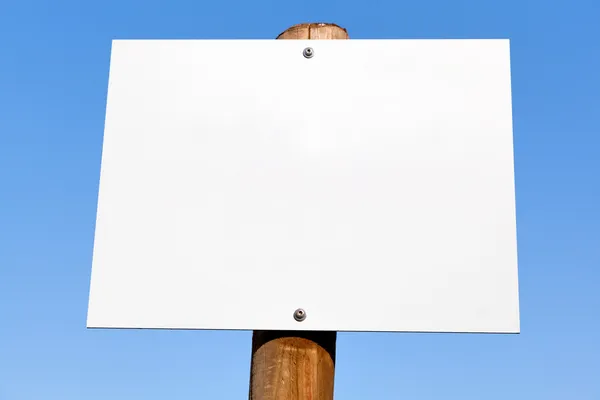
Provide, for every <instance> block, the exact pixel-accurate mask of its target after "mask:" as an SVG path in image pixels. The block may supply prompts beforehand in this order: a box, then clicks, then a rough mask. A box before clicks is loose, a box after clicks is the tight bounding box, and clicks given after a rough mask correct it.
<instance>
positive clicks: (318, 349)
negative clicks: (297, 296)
mask: <svg viewBox="0 0 600 400" xmlns="http://www.w3.org/2000/svg"><path fill="white" fill-rule="evenodd" d="M348 38H349V37H348V32H346V30H345V29H344V28H342V27H340V26H338V25H335V24H325V23H310V24H299V25H294V26H292V27H290V28H289V29H287V30H286V31H285V32H283V33H281V34H280V35H279V36H277V39H311V40H320V39H324V40H329V39H348ZM336 339H337V332H312V331H254V333H253V335H252V364H251V367H250V369H251V371H250V393H249V399H250V400H332V399H333V386H334V376H335V346H336Z"/></svg>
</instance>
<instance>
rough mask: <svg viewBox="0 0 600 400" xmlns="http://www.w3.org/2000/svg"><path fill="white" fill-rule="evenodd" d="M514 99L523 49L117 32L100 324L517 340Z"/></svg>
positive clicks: (94, 294)
mask: <svg viewBox="0 0 600 400" xmlns="http://www.w3.org/2000/svg"><path fill="white" fill-rule="evenodd" d="M307 46H310V47H312V48H313V49H314V56H313V57H312V58H305V57H304V56H303V50H304V48H305V47H307ZM510 89H511V87H510V61H509V42H508V41H507V40H349V41H298V40H290V41H276V40H256V41H255V40H245V41H241V40H240V41H219V40H215V41H204V40H181V41H172V40H171V41H162V40H146V41H115V42H114V44H113V50H112V60H111V68H110V80H109V90H108V105H107V115H106V129H105V135H104V148H103V156H102V168H101V179H100V193H99V205H98V216H97V227H96V238H95V246H94V260H93V267H92V281H91V293H90V302H89V311H88V327H105V328H174V329H276V330H288V329H289V330H338V331H420V332H518V331H519V300H518V280H517V245H516V226H515V225H516V224H515V195H514V176H513V175H514V174H513V138H512V117H511V90H510ZM298 308H302V309H304V310H305V311H306V319H305V320H304V321H303V322H297V321H296V320H295V319H294V318H293V314H294V311H295V310H296V309H298Z"/></svg>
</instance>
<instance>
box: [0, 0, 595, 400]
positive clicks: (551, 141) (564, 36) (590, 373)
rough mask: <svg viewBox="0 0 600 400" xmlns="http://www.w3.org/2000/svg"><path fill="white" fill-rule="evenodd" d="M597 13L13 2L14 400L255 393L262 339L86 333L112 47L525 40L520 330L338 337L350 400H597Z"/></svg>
mask: <svg viewBox="0 0 600 400" xmlns="http://www.w3.org/2000/svg"><path fill="white" fill-rule="evenodd" d="M599 20H600V3H598V2H597V0H572V1H569V2H567V1H564V0H551V1H541V0H520V1H516V0H508V1H489V0H478V1H475V0H471V1H466V0H462V1H461V0H455V1H445V0H421V1H407V2H400V1H396V0H383V1H373V2H366V1H361V2H358V1H355V0H350V1H345V2H342V1H332V0H305V1H302V2H286V1H278V2H276V1H264V0H262V1H248V2H242V1H227V0H223V1H212V2H206V1H190V0H170V1H167V0H160V1H157V0H145V1H141V0H119V1H116V0H106V1H102V2H100V1H65V0H55V1H41V0H38V1H28V0H3V1H2V2H1V3H0V37H1V38H2V39H3V43H4V45H3V46H2V49H1V50H0V400H38V399H44V400H53V399H57V400H71V399H72V400H80V399H88V400H95V399H102V400H104V399H111V400H119V399H127V400H131V399H148V400H154V399H165V398H168V399H213V398H214V399H221V398H222V399H241V398H246V396H247V390H248V378H249V376H248V374H249V365H250V338H251V333H250V332H212V331H211V332H194V331H177V332H169V331H137V330H130V331H117V330H113V331H107V330H89V331H88V330H86V328H85V320H86V312H87V297H88V289H89V277H90V267H91V256H92V244H93V235H94V224H95V213H96V200H97V189H98V178H99V168H100V154H101V145H102V134H103V125H104V111H105V101H106V87H107V79H108V67H109V55H110V46H111V40H112V39H115V38H122V39H127V38H161V39H169V38H200V39H204V38H206V39H210V38H224V39H227V38H258V39H260V38H273V37H275V36H276V35H277V34H278V33H280V32H281V31H283V30H284V29H285V28H287V27H288V26H290V25H293V24H295V23H298V22H303V21H331V22H336V23H338V24H340V25H342V26H344V27H346V28H347V29H348V31H349V33H350V35H351V37H353V38H361V39H367V38H509V39H511V48H512V54H511V57H512V80H513V107H514V134H515V162H516V187H517V214H518V215H517V218H518V236H519V260H520V265H519V274H520V292H521V331H522V333H521V334H520V335H509V336H503V335H442V334H375V333H371V334H365V333H353V334H340V336H339V339H338V359H337V371H336V374H337V376H336V398H337V399H346V400H351V399H409V398H410V399H423V400H426V399H441V398H443V399H460V400H466V399H477V400H479V399H489V400H495V399H503V400H504V399H544V400H551V399H560V400H563V399H568V398H577V399H579V400H588V399H589V400H597V399H600V379H599V378H598V377H599V376H600V333H599V332H600V311H599V309H600V268H599V267H600V234H599V230H600V155H599V154H600V97H599V93H600V72H599V71H600V44H599V42H600V23H599V22H598V21H599Z"/></svg>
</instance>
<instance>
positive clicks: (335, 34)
mask: <svg viewBox="0 0 600 400" xmlns="http://www.w3.org/2000/svg"><path fill="white" fill-rule="evenodd" d="M277 39H311V40H319V39H349V37H348V32H347V31H346V30H345V29H344V28H342V27H341V26H338V25H336V24H326V23H322V22H319V23H310V24H298V25H294V26H292V27H290V28H288V29H287V30H285V31H284V32H283V33H281V34H280V35H279V36H277Z"/></svg>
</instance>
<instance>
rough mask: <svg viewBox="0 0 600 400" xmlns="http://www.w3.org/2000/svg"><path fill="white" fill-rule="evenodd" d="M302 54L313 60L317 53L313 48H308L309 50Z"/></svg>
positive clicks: (306, 49)
mask: <svg viewBox="0 0 600 400" xmlns="http://www.w3.org/2000/svg"><path fill="white" fill-rule="evenodd" d="M302 54H303V55H304V57H306V58H312V57H313V56H314V55H315V51H314V50H313V48H312V47H307V48H305V49H304V51H303V52H302Z"/></svg>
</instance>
